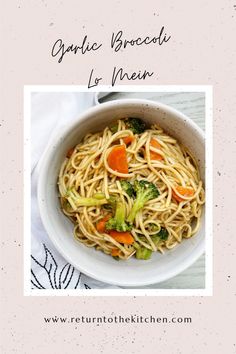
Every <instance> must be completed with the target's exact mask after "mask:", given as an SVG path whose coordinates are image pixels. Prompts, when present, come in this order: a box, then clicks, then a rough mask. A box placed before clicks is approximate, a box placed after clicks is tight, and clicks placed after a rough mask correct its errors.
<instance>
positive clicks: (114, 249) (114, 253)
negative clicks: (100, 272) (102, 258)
mask: <svg viewBox="0 0 236 354" xmlns="http://www.w3.org/2000/svg"><path fill="white" fill-rule="evenodd" d="M119 254H120V250H119V248H113V249H112V250H111V255H112V257H118V256H119Z"/></svg>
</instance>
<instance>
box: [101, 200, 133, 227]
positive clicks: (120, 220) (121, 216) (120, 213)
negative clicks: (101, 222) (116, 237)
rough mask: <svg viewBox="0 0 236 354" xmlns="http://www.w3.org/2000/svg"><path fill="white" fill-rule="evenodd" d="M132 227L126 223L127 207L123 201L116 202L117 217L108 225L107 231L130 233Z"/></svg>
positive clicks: (110, 220) (108, 222)
mask: <svg viewBox="0 0 236 354" xmlns="http://www.w3.org/2000/svg"><path fill="white" fill-rule="evenodd" d="M131 229H132V226H131V225H130V224H129V223H127V222H125V205H124V204H123V203H122V201H121V200H119V199H118V200H117V201H116V211H115V216H114V217H113V218H111V219H109V221H107V223H106V230H116V231H130V230H131Z"/></svg>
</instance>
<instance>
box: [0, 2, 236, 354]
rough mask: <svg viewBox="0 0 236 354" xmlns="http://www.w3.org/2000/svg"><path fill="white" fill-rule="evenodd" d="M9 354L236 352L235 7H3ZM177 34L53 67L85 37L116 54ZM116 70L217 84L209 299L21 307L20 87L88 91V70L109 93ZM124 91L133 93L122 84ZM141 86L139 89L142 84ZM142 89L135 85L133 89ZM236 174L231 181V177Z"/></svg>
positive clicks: (4, 323)
mask: <svg viewBox="0 0 236 354" xmlns="http://www.w3.org/2000/svg"><path fill="white" fill-rule="evenodd" d="M0 13H1V27H2V29H1V36H2V42H1V43H2V44H1V77H2V79H1V115H0V120H1V122H0V133H1V137H0V143H1V155H2V157H1V160H2V161H1V182H0V187H1V192H0V195H1V214H0V215H1V245H0V246H1V269H0V272H1V317H0V318H1V320H0V321H1V327H2V335H1V339H0V341H1V347H0V351H1V353H4V354H5V353H6V354H10V353H13V352H14V353H27V354H28V353H35V354H41V353H44V354H45V353H50V354H54V353H57V354H58V353H63V354H67V353H72V352H76V353H89V354H95V353H109V354H110V353H119V354H121V353H146V352H158V353H178V354H180V353H181V354H185V353H186V354H189V353H191V354H192V353H197V354H199V353H201V354H211V353H214V354H218V353H219V354H220V353H222V352H224V353H227V354H231V353H235V352H236V339H235V327H236V323H235V318H236V317H235V316H233V310H235V303H236V302H235V300H236V289H235V283H236V282H235V276H236V272H235V247H236V241H235V240H236V238H235V234H234V220H235V217H234V204H235V203H234V200H235V198H236V195H235V194H236V193H235V191H236V189H235V185H234V183H235V172H236V171H235V169H236V163H235V156H236V155H235V146H236V138H235V116H236V102H235V101H236V100H235V89H236V85H235V84H236V65H235V63H236V58H235V53H236V45H235V41H234V37H235V32H236V2H235V1H225V0H217V1H205V0H199V1H189V0H183V1H181V2H177V1H174V0H169V1H166V0H162V1H154V0H150V1H145V2H143V3H141V2H137V1H134V0H131V1H129V2H128V1H114V0H111V1H109V2H108V1H103V0H100V1H97V2H93V1H86V2H82V1H78V0H77V1H76V0H74V1H72V0H67V1H65V0H63V1H56V0H55V1H49V0H42V1H33V0H29V1H26V0H25V1H23V0H21V1H20V0H19V1H15V0H14V1H8V2H7V1H2V2H1V11H0ZM163 24H164V25H165V28H166V31H167V32H168V33H170V34H171V35H172V40H171V41H169V43H168V44H167V45H166V46H165V47H163V48H158V47H155V46H150V47H146V48H145V49H144V48H143V49H142V48H138V49H133V50H127V51H124V52H123V53H118V54H117V55H114V54H113V53H112V52H111V50H109V47H108V45H105V44H104V47H103V51H101V52H100V53H96V54H91V55H89V56H87V55H85V56H83V57H81V56H76V57H73V56H70V57H67V58H65V60H64V61H63V63H62V64H60V65H59V64H56V62H55V60H53V59H52V58H51V57H50V50H51V46H52V44H53V43H54V41H55V40H56V39H57V38H59V37H60V36H62V37H63V39H64V40H65V41H67V42H74V43H76V41H78V40H79V39H81V38H82V37H83V36H84V35H85V34H88V36H89V37H90V38H92V39H94V40H97V41H98V40H99V39H102V41H103V42H104V43H108V41H109V38H110V36H111V32H112V31H118V30H119V29H121V28H122V29H123V31H124V32H125V33H127V36H128V37H136V36H144V35H154V34H155V33H156V31H158V30H159V29H160V27H161V26H162V25H163ZM113 65H118V66H124V67H126V68H127V70H131V69H132V70H134V69H136V68H138V69H141V70H143V69H145V68H146V69H150V70H154V71H155V72H156V73H157V77H156V76H153V77H152V78H150V79H149V80H147V81H146V83H147V84H155V85H156V84H162V85H163V84H178V85H181V84H209V85H213V90H214V295H213V297H205V298H199V297H188V298H184V297H157V298H155V297H143V298H142V297H138V298H133V297H110V298H109V297H108V298H107V297H106V298H103V297H96V298H79V297H78V298H77V297H50V298H46V297H24V296H23V176H22V175H23V85H25V84H43V85H45V84H87V78H88V74H89V71H90V68H92V67H93V68H95V69H96V70H97V71H98V72H102V73H103V76H104V81H103V84H108V83H109V79H110V75H111V70H112V67H113ZM126 83H127V82H126ZM140 83H141V84H143V82H140ZM135 84H138V82H135ZM233 175H234V177H233ZM112 312H118V313H119V314H121V315H129V314H131V313H140V314H141V313H143V314H144V313H146V314H155V315H158V316H172V314H174V315H176V316H179V315H180V316H192V318H193V322H192V324H191V325H181V326H178V327H177V326H175V325H170V324H167V325H149V326H147V325H134V324H125V325H109V326H108V325H100V326H94V325H89V324H88V325H86V326H82V325H75V326H73V325H47V326H46V325H45V324H44V322H43V320H42V317H43V316H50V315H55V314H56V315H62V316H63V315H66V316H70V315H77V316H80V315H82V314H84V315H92V316H93V315H94V314H96V315H98V316H99V315H103V314H106V315H109V314H111V313H112Z"/></svg>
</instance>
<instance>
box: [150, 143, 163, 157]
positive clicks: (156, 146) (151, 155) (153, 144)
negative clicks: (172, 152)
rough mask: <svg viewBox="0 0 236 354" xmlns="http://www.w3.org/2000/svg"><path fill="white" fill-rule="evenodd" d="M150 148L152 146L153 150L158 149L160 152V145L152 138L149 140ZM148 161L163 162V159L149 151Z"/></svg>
mask: <svg viewBox="0 0 236 354" xmlns="http://www.w3.org/2000/svg"><path fill="white" fill-rule="evenodd" d="M150 146H152V147H153V148H155V149H159V150H160V148H161V145H160V144H159V143H158V141H157V140H156V139H154V138H152V139H151V140H150ZM150 159H151V160H163V157H162V156H161V155H160V154H158V153H157V152H154V151H151V150H150Z"/></svg>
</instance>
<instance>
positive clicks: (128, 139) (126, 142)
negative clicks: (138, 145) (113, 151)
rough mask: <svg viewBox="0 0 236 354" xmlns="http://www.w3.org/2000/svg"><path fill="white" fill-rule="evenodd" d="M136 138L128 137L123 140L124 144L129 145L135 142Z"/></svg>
mask: <svg viewBox="0 0 236 354" xmlns="http://www.w3.org/2000/svg"><path fill="white" fill-rule="evenodd" d="M134 139H135V137H134V136H131V135H129V136H126V137H125V138H123V142H124V143H125V145H129V144H131V143H132V142H133V141H134Z"/></svg>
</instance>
